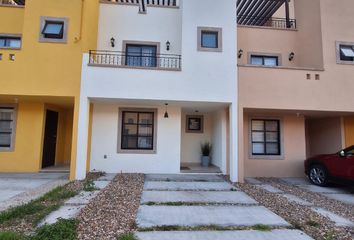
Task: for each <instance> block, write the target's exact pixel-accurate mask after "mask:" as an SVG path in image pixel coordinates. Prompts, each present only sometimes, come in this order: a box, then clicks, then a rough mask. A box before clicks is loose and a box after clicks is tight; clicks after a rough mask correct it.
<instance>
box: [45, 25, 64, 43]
mask: <svg viewBox="0 0 354 240" xmlns="http://www.w3.org/2000/svg"><path fill="white" fill-rule="evenodd" d="M42 34H43V36H44V38H56V39H63V37H64V22H54V21H46V22H45V25H44V28H43V30H42Z"/></svg>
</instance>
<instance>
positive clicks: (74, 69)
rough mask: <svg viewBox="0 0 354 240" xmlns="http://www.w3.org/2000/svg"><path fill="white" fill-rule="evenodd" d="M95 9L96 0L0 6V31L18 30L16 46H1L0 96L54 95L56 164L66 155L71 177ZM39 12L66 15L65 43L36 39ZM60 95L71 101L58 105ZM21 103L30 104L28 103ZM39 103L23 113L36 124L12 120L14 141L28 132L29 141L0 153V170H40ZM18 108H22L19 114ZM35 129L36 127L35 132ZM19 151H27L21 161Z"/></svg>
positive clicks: (46, 0) (53, 0)
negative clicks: (84, 62) (11, 56)
mask: <svg viewBox="0 0 354 240" xmlns="http://www.w3.org/2000/svg"><path fill="white" fill-rule="evenodd" d="M98 14H99V0H60V1H58V0H31V1H26V6H25V7H24V8H18V7H4V6H0V33H17V34H22V47H21V49H20V50H6V49H0V54H2V55H3V60H2V61H0V72H1V74H2V77H1V78H0V86H1V88H0V99H1V96H16V97H17V96H19V97H21V96H27V97H28V98H30V97H31V96H32V97H36V98H38V97H40V96H43V97H44V96H45V97H48V96H55V97H58V103H56V102H55V101H51V103H50V104H51V105H52V106H56V107H58V108H60V109H59V110H60V111H59V116H60V117H59V127H58V137H59V136H60V138H59V139H58V143H57V155H56V163H58V164H62V163H64V162H66V161H68V160H70V159H71V163H70V165H71V178H74V172H75V166H76V163H75V156H76V146H75V143H76V130H77V126H76V125H77V114H78V107H79V104H78V101H79V96H80V79H81V64H82V54H83V53H84V52H87V51H88V50H90V49H95V48H96V42H97V25H98ZM41 16H48V17H66V18H68V19H69V23H68V38H67V43H65V44H63V43H40V42H39V41H38V39H39V33H40V17H41ZM9 54H15V61H10V60H9ZM60 97H71V98H73V99H74V100H73V103H72V104H71V105H72V106H69V107H68V106H64V107H63V106H62V102H61V101H60V99H59V98H60ZM5 103H13V102H12V101H10V102H5ZM23 104H24V105H23V106H27V105H26V104H28V105H30V106H32V104H30V103H29V102H28V103H26V102H24V103H23ZM38 105H41V107H42V109H41V111H38V109H35V108H29V109H28V111H31V110H33V112H31V113H30V112H28V111H27V112H26V116H27V117H31V118H38V119H39V118H40V119H41V121H38V120H36V123H35V125H36V127H35V128H34V127H33V126H32V125H31V124H29V123H28V124H24V122H26V121H24V120H23V121H19V122H18V123H17V134H16V143H17V141H19V142H22V141H24V139H26V138H27V136H28V135H29V134H31V141H29V143H28V146H25V145H24V144H16V148H15V151H14V152H8V153H3V152H0V159H1V163H0V172H5V171H12V172H23V171H24V172H32V171H38V170H39V169H40V168H39V166H40V162H41V152H42V141H43V136H42V132H43V131H42V130H43V129H44V120H43V119H44V113H45V111H44V108H45V106H46V102H45V101H43V102H41V103H38ZM20 111H21V108H19V113H18V114H19V116H21V113H20ZM22 114H23V113H22ZM29 122H33V121H32V120H31V121H29ZM39 125H40V126H39ZM38 129H41V131H40V133H39V132H38ZM21 156H27V158H26V160H24V159H22V157H21ZM29 156H30V157H29ZM22 161H25V162H26V164H22Z"/></svg>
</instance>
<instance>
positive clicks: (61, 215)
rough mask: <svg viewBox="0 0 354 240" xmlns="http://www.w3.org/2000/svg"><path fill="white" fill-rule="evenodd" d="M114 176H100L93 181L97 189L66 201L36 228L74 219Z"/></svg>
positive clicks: (81, 193)
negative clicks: (61, 220) (60, 220)
mask: <svg viewBox="0 0 354 240" xmlns="http://www.w3.org/2000/svg"><path fill="white" fill-rule="evenodd" d="M114 176H115V175H113V174H110V175H106V176H102V177H100V178H98V179H97V180H96V181H94V184H95V187H96V188H97V189H98V190H96V191H92V192H85V191H82V192H80V193H79V194H78V195H76V196H74V197H72V198H70V199H68V200H67V201H66V202H65V203H64V205H63V206H61V207H60V208H59V209H58V210H57V211H54V212H52V213H50V214H49V215H48V216H47V217H46V218H45V219H43V221H42V222H40V223H39V225H38V226H43V225H46V224H48V225H49V224H54V223H56V222H57V221H58V220H59V219H71V218H76V217H77V216H78V215H79V213H80V211H81V209H83V208H84V207H85V206H86V205H87V204H89V202H90V201H91V200H92V199H93V198H94V197H96V196H97V194H98V193H99V192H100V191H101V190H102V189H104V188H105V187H107V186H108V184H109V183H110V182H111V181H112V179H113V178H114Z"/></svg>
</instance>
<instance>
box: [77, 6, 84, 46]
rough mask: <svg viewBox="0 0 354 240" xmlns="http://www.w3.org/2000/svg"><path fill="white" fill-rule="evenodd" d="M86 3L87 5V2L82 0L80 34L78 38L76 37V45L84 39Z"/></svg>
mask: <svg viewBox="0 0 354 240" xmlns="http://www.w3.org/2000/svg"><path fill="white" fill-rule="evenodd" d="M84 3H85V0H81V15H80V33H79V36H78V37H75V40H74V41H75V43H78V42H80V41H81V38H82V25H83V22H84Z"/></svg>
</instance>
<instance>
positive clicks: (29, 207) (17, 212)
mask: <svg viewBox="0 0 354 240" xmlns="http://www.w3.org/2000/svg"><path fill="white" fill-rule="evenodd" d="M45 208H46V207H45V205H43V204H42V203H39V202H37V201H32V202H29V203H27V204H24V205H21V206H18V207H13V208H10V209H8V210H6V211H4V212H2V213H0V223H4V222H8V221H11V220H14V219H18V218H23V217H25V216H27V215H33V214H36V213H37V212H39V211H43V209H45Z"/></svg>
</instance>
